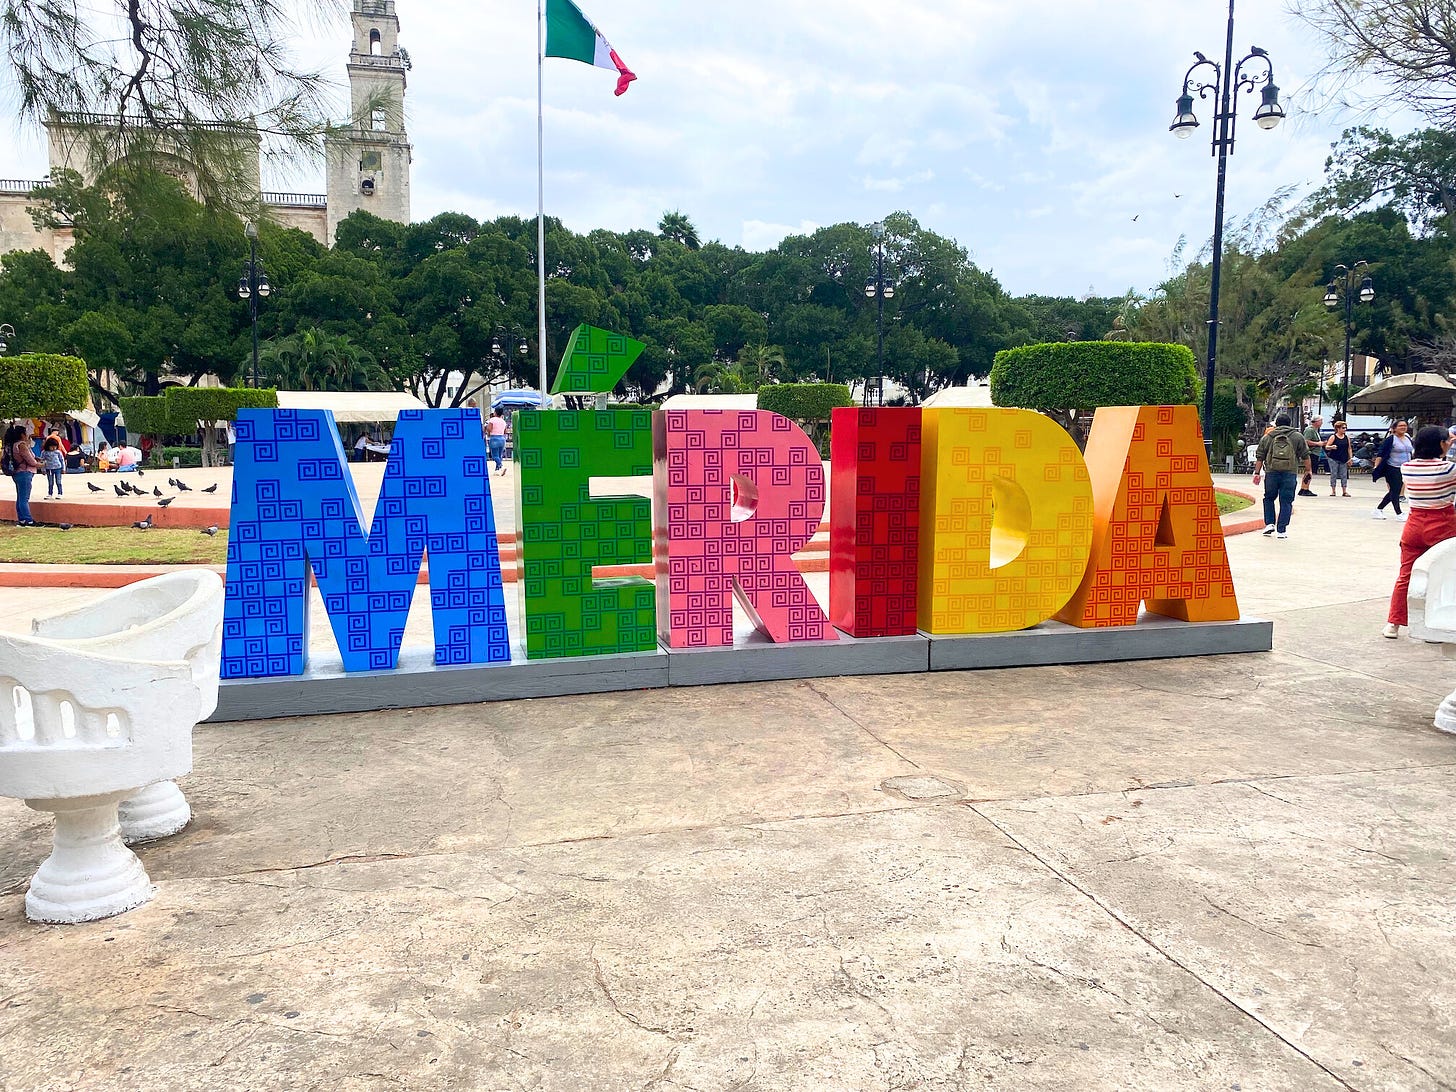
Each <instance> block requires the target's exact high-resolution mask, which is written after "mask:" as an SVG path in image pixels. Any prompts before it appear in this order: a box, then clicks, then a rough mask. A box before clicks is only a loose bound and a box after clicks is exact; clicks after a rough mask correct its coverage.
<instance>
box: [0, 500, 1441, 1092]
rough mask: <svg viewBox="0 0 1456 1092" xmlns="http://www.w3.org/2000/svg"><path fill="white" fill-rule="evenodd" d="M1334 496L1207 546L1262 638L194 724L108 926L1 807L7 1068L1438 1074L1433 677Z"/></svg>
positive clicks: (1364, 537) (1383, 563)
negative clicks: (1122, 657)
mask: <svg viewBox="0 0 1456 1092" xmlns="http://www.w3.org/2000/svg"><path fill="white" fill-rule="evenodd" d="M1320 484H1321V485H1322V484H1323V483H1322V482H1321V483H1320ZM1317 488H1318V486H1317ZM1356 491H1358V492H1359V494H1360V496H1359V497H1358V499H1351V500H1342V499H1339V498H1336V499H1335V500H1330V499H1329V498H1328V497H1327V496H1322V497H1319V498H1315V499H1306V500H1301V502H1300V503H1299V506H1298V507H1297V509H1296V517H1295V521H1294V524H1293V525H1292V529H1291V537H1290V539H1288V540H1287V541H1282V542H1280V541H1276V540H1273V539H1265V538H1263V537H1262V536H1258V535H1244V536H1241V537H1238V538H1235V539H1232V540H1230V543H1229V549H1230V554H1231V557H1232V560H1233V564H1234V567H1235V573H1236V578H1237V582H1238V588H1239V592H1240V598H1241V602H1242V605H1243V607H1244V610H1245V612H1246V613H1248V614H1262V615H1265V616H1272V617H1273V618H1275V620H1276V641H1277V647H1276V651H1275V652H1274V653H1272V654H1270V655H1267V656H1246V657H1231V658H1226V659H1210V660H1184V661H1158V662H1149V663H1137V664H1107V665H1097V666H1091V667H1076V668H1039V669H1022V670H1010V671H989V672H980V673H964V674H954V673H951V674H942V675H922V676H911V677H891V678H886V677H877V678H859V679H853V678H852V679H832V680H816V681H813V682H805V683H789V684H754V685H743V686H728V687H712V688H705V689H701V690H687V691H656V692H646V693H639V694H615V695H604V696H599V697H583V698H567V699H546V700H538V701H532V702H517V703H507V704H501V705H492V706H472V707H454V708H448V709H437V710H415V711H404V712H399V713H389V714H373V715H359V716H349V717H332V718H310V719H301V720H296V721H281V722H267V723H263V722H253V723H244V724H230V725H218V726H208V727H205V728H202V729H200V730H199V731H198V734H197V761H196V767H197V769H196V773H195V774H194V775H193V776H192V777H191V778H189V779H187V781H186V783H185V787H186V789H187V791H188V793H189V795H190V797H191V799H192V801H193V804H194V808H195V810H196V812H197V815H198V818H197V820H196V822H195V823H194V825H193V827H191V828H190V829H189V830H188V831H186V832H184V833H183V834H182V835H180V836H178V837H176V838H174V839H171V840H168V841H165V842H161V843H157V844H155V845H153V846H150V847H146V848H144V849H143V851H142V856H143V859H144V861H145V862H146V864H147V867H148V869H149V870H150V872H151V874H152V877H153V879H154V880H155V881H156V882H157V883H158V885H159V891H158V898H157V900H156V901H155V902H154V903H152V904H151V905H149V906H147V907H145V908H143V909H141V910H139V911H136V912H134V913H132V914H129V915H126V916H124V917H121V918H118V919H114V920H113V921H111V922H107V923H100V924H97V925H92V926H84V927H78V928H69V929H61V928H40V927H35V926H30V925H28V924H26V923H25V922H24V921H23V920H22V916H21V910H22V906H21V904H22V893H23V890H24V885H25V881H26V878H27V877H28V876H29V874H30V872H31V871H32V870H33V869H34V868H35V866H36V865H37V864H38V862H39V861H40V860H41V858H42V857H43V856H44V854H45V852H46V837H47V830H48V827H47V823H46V821H45V820H43V819H41V818H40V817H38V816H36V815H34V814H32V813H30V812H28V811H26V810H25V809H24V808H23V807H21V806H20V805H18V804H16V803H14V802H13V801H0V1088H4V1089H6V1090H12V1089H13V1090H17V1092H18V1090H29V1089H45V1090H65V1089H173V1088H178V1089H182V1088H186V1089H210V1088H217V1089H223V1088H227V1089H234V1088H236V1089H243V1088H247V1089H275V1088H276V1089H303V1088H319V1089H330V1090H334V1089H342V1090H354V1089H398V1088H409V1089H426V1088H429V1089H433V1088H441V1089H445V1088H458V1089H487V1090H495V1089H527V1088H529V1089H561V1090H576V1089H591V1090H598V1089H602V1090H616V1089H623V1090H625V1089H664V1090H666V1089H732V1088H737V1089H743V1090H748V1089H754V1090H779V1089H782V1090H795V1092H802V1090H806V1089H835V1090H838V1089H877V1090H878V1089H927V1090H949V1089H973V1088H995V1087H1001V1088H1015V1089H1068V1090H1073V1089H1075V1090H1078V1092H1081V1090H1087V1089H1113V1088H1117V1089H1184V1088H1186V1089H1250V1090H1252V1089H1298V1090H1305V1089H1342V1088H1343V1089H1437V1088H1445V1087H1450V1086H1452V1085H1456V1046H1453V1044H1452V1041H1451V1037H1450V1028H1451V1027H1452V1025H1453V1018H1456V976H1453V970H1456V966H1453V964H1456V957H1453V949H1452V942H1451V940H1452V932H1453V926H1456V912H1453V910H1452V907H1451V898H1450V892H1451V890H1452V888H1453V884H1456V860H1453V849H1452V846H1453V844H1456V805H1453V803H1452V800H1453V790H1456V739H1452V738H1451V737H1448V736H1445V735H1442V734H1440V733H1438V732H1436V731H1435V730H1434V729H1432V728H1431V727H1430V717H1431V713H1432V710H1433V708H1434V706H1435V704H1436V702H1437V701H1439V700H1440V698H1441V697H1442V696H1443V695H1444V694H1445V693H1446V692H1447V691H1449V690H1450V689H1451V687H1452V686H1453V685H1456V670H1453V666H1452V665H1451V664H1450V663H1449V662H1448V661H1445V660H1443V659H1442V657H1441V656H1440V655H1439V651H1438V650H1437V649H1435V648H1432V647H1429V646H1425V645H1420V644H1415V643H1412V642H1409V641H1388V640H1383V639H1382V638H1381V637H1380V636H1379V628H1380V624H1381V623H1382V622H1383V620H1384V611H1385V599H1386V597H1387V596H1388V594H1389V589H1390V586H1391V584H1392V582H1393V579H1394V572H1395V563H1396V558H1397V554H1398V551H1397V547H1396V541H1397V538H1398V534H1399V525H1398V524H1395V523H1393V522H1388V523H1377V522H1374V521H1372V520H1370V519H1369V518H1368V517H1369V510H1370V508H1371V507H1373V504H1374V499H1375V497H1376V493H1375V491H1374V490H1373V489H1372V488H1371V487H1370V486H1369V485H1368V484H1367V483H1365V482H1363V481H1362V482H1358V483H1357V484H1356ZM90 594H96V593H88V592H67V593H61V592H51V593H36V592H30V591H18V590H17V591H10V590H0V608H4V609H3V610H0V625H4V626H5V627H7V628H8V627H19V628H25V627H27V626H28V620H29V617H30V615H31V614H33V613H34V612H36V611H38V610H42V609H50V608H51V607H53V606H54V607H59V606H61V605H63V604H66V603H69V602H74V601H78V600H79V598H80V597H81V596H84V595H90ZM419 625H420V622H419V619H415V620H414V621H412V624H411V639H414V638H415V636H416V635H418V634H420V633H422V632H423V631H422V630H420V629H418V628H417V627H419Z"/></svg>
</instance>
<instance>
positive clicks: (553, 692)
mask: <svg viewBox="0 0 1456 1092" xmlns="http://www.w3.org/2000/svg"><path fill="white" fill-rule="evenodd" d="M516 655H517V657H518V658H517V659H516V660H514V661H512V662H511V663H509V664H475V665H470V666H467V667H436V666H435V662H434V654H433V652H431V651H430V650H429V649H424V648H406V649H405V650H404V651H403V652H401V653H400V657H399V667H397V668H396V669H395V670H393V671H356V672H346V671H344V669H343V666H342V663H341V661H340V660H339V659H338V657H337V656H335V657H334V658H333V659H332V660H330V659H326V658H323V657H318V656H316V657H315V661H314V663H313V664H312V665H310V667H309V669H308V671H306V672H305V673H304V674H302V675H294V676H291V677H288V678H275V679H230V680H225V681H224V682H223V684H222V686H221V687H219V688H218V700H217V712H215V713H214V714H213V715H212V718H211V719H212V720H213V721H226V720H269V719H271V718H273V717H301V716H313V715H316V714H320V713H363V712H370V711H373V710H376V709H409V708H412V707H417V706H418V707H430V706H436V705H470V704H474V703H476V702H486V701H514V700H516V699H518V698H547V697H563V696H566V695H571V694H608V693H612V692H614V691H618V690H648V689H656V688H658V687H663V686H667V685H668V678H667V665H668V657H667V653H665V652H663V651H661V650H660V649H659V650H658V651H656V652H632V653H625V654H618V655H613V656H575V657H571V658H568V659H556V660H527V659H524V658H522V657H521V654H520V653H519V652H517V654H516Z"/></svg>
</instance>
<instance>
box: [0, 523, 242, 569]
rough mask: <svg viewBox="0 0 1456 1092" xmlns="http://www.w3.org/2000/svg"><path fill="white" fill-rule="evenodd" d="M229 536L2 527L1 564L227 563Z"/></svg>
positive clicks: (128, 529) (127, 529)
mask: <svg viewBox="0 0 1456 1092" xmlns="http://www.w3.org/2000/svg"><path fill="white" fill-rule="evenodd" d="M226 561H227V532H226V531H219V532H218V534H217V535H216V536H215V537H213V538H209V537H208V536H207V535H205V534H203V533H202V532H201V531H138V530H136V529H135V528H133V527H73V528H72V529H71V530H69V531H60V530H57V529H56V528H54V527H16V526H14V525H13V524H6V525H5V526H0V562H20V563H28V564H42V565H222V564H224V563H225V562H226Z"/></svg>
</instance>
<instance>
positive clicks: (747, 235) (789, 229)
mask: <svg viewBox="0 0 1456 1092" xmlns="http://www.w3.org/2000/svg"><path fill="white" fill-rule="evenodd" d="M822 226H823V225H821V224H816V223H815V222H814V221H813V220H800V221H799V224H798V226H797V227H795V226H793V225H791V224H768V223H765V222H764V221H762V220H745V221H743V231H742V233H741V235H740V240H741V245H742V246H743V248H744V249H745V250H771V249H773V248H774V247H776V246H778V245H779V243H781V242H783V240H784V239H785V238H786V237H787V236H789V235H812V234H813V233H814V232H816V231H818V230H819V228H820V227H822Z"/></svg>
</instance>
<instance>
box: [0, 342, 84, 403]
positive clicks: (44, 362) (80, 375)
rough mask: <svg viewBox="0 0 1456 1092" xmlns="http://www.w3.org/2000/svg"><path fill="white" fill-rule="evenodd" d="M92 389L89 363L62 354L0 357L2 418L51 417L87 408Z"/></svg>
mask: <svg viewBox="0 0 1456 1092" xmlns="http://www.w3.org/2000/svg"><path fill="white" fill-rule="evenodd" d="M90 392H91V383H90V380H89V379H88V378H87V376H86V362H85V361H84V360H82V359H81V358H80V357H75V356H62V355H60V354H59V353H18V354H17V355H15V356H0V418H11V417H50V416H52V415H54V414H57V413H65V412H66V411H68V410H78V409H84V408H85V407H86V403H87V400H88V398H89V396H90Z"/></svg>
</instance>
